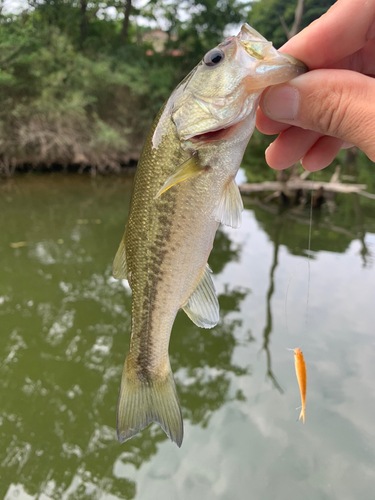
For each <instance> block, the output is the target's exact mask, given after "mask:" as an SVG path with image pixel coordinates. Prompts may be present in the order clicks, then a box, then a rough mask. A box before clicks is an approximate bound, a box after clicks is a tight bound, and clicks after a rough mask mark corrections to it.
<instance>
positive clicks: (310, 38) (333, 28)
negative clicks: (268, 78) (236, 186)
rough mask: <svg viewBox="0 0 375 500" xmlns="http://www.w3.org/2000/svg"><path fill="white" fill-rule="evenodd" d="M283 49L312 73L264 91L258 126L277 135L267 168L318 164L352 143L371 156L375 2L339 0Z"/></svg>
mask: <svg viewBox="0 0 375 500" xmlns="http://www.w3.org/2000/svg"><path fill="white" fill-rule="evenodd" d="M280 50H281V52H286V53H289V54H291V55H293V56H294V57H296V58H297V59H300V60H301V61H303V62H304V63H305V64H306V65H307V66H308V67H309V69H310V70H312V71H310V72H308V73H306V74H304V75H301V76H298V77H297V78H295V79H293V80H292V81H290V82H288V83H286V84H282V85H277V86H275V87H270V88H269V89H268V90H266V91H265V92H264V93H263V96H262V99H261V104H260V109H259V110H258V115H257V124H256V125H257V128H258V129H259V130H260V131H261V132H263V133H264V134H279V136H278V137H277V139H276V140H275V141H274V142H273V143H272V144H271V145H270V146H269V147H268V149H267V151H266V160H267V163H268V164H269V165H270V167H272V168H275V169H278V170H280V169H284V168H287V167H289V166H291V165H293V164H294V163H295V162H297V161H299V160H301V159H302V165H303V167H304V168H305V169H306V170H310V171H316V170H320V169H322V168H324V167H326V166H327V165H329V164H330V163H331V162H332V160H333V159H334V158H335V156H336V155H337V153H338V152H339V150H340V149H342V148H345V147H349V146H350V145H356V146H358V147H359V148H360V149H362V150H363V151H364V152H365V153H366V155H367V156H368V157H369V158H370V159H371V160H372V161H375V79H374V78H373V77H374V76H375V0H338V2H337V3H336V4H334V5H333V6H332V7H331V8H330V9H329V11H328V12H327V13H326V14H324V15H323V16H322V17H321V18H319V19H317V20H316V21H314V22H313V23H312V24H311V25H310V26H308V27H307V28H305V29H304V30H303V31H301V32H300V33H299V34H298V35H296V36H295V37H293V38H292V39H291V40H289V41H288V42H287V43H286V44H285V45H284V46H283V47H282V48H281V49H280Z"/></svg>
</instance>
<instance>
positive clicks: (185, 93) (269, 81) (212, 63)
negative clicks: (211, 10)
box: [169, 24, 307, 145]
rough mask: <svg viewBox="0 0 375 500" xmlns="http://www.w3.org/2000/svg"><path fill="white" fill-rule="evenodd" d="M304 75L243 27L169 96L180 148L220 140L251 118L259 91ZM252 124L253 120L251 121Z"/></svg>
mask: <svg viewBox="0 0 375 500" xmlns="http://www.w3.org/2000/svg"><path fill="white" fill-rule="evenodd" d="M305 71H307V68H306V66H305V65H304V64H303V63H302V62H300V61H298V60H297V59H295V58H293V57H292V56H290V55H288V54H283V53H281V52H278V51H277V50H276V49H275V48H274V47H273V46H272V42H269V41H267V40H266V39H265V38H264V37H263V36H262V35H260V34H259V33H258V32H257V31H255V30H254V29H253V28H252V27H251V26H249V25H248V24H244V25H243V26H242V28H241V31H240V32H239V34H238V35H237V36H231V37H229V38H227V39H226V40H224V41H223V42H222V43H220V44H219V45H218V46H217V47H215V48H214V49H212V50H210V51H209V52H207V54H206V55H205V56H204V58H203V60H202V61H201V62H200V63H199V64H198V66H196V68H194V70H193V71H192V72H191V73H190V74H189V75H188V76H187V77H186V78H185V80H184V81H183V82H182V83H181V84H180V85H179V86H178V87H177V89H176V90H175V92H174V94H172V96H171V99H170V100H171V103H170V105H169V106H170V108H169V111H170V113H171V117H172V120H173V121H174V123H175V125H176V129H177V135H178V137H179V139H180V140H181V141H182V143H184V142H185V143H187V144H190V145H191V144H192V143H195V144H196V143H200V144H202V143H204V142H205V141H209V142H212V140H219V139H220V140H221V139H223V137H224V136H228V134H229V135H230V132H231V131H230V129H231V128H232V127H233V126H234V125H236V124H238V123H240V122H242V121H243V120H244V119H245V118H247V117H248V116H249V115H250V114H251V113H253V115H254V117H255V113H256V108H257V106H258V102H259V97H260V94H261V92H262V91H263V90H264V89H265V88H266V87H268V86H270V85H276V84H279V83H282V82H285V81H287V80H290V79H292V78H294V77H296V76H298V75H300V74H302V73H304V72H305ZM254 120H255V118H254Z"/></svg>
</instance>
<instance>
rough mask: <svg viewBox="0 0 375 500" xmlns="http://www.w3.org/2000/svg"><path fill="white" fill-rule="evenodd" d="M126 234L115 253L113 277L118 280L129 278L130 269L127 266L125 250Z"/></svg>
mask: <svg viewBox="0 0 375 500" xmlns="http://www.w3.org/2000/svg"><path fill="white" fill-rule="evenodd" d="M125 234H126V231H125V233H124V236H123V237H122V240H121V243H120V246H119V247H118V250H117V252H116V255H115V259H114V261H113V266H112V274H113V277H114V278H116V279H117V280H127V279H128V269H127V266H126V251H125Z"/></svg>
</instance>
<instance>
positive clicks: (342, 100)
mask: <svg viewBox="0 0 375 500" xmlns="http://www.w3.org/2000/svg"><path fill="white" fill-rule="evenodd" d="M321 93H322V94H323V95H321V96H320V97H319V98H318V99H317V100H316V104H317V106H316V124H317V127H318V129H319V132H321V133H323V134H328V135H332V136H335V137H341V135H342V129H343V123H344V120H345V113H346V110H347V107H348V103H347V102H346V101H347V99H348V96H344V93H343V90H342V89H341V88H337V87H335V88H334V90H332V87H331V86H329V85H327V87H326V88H324V89H322V90H321Z"/></svg>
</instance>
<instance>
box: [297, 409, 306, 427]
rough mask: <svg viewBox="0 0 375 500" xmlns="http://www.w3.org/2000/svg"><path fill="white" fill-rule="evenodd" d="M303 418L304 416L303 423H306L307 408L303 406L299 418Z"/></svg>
mask: <svg viewBox="0 0 375 500" xmlns="http://www.w3.org/2000/svg"><path fill="white" fill-rule="evenodd" d="M301 418H302V421H303V423H305V408H304V407H303V406H302V409H301V413H300V414H299V417H298V420H301Z"/></svg>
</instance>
